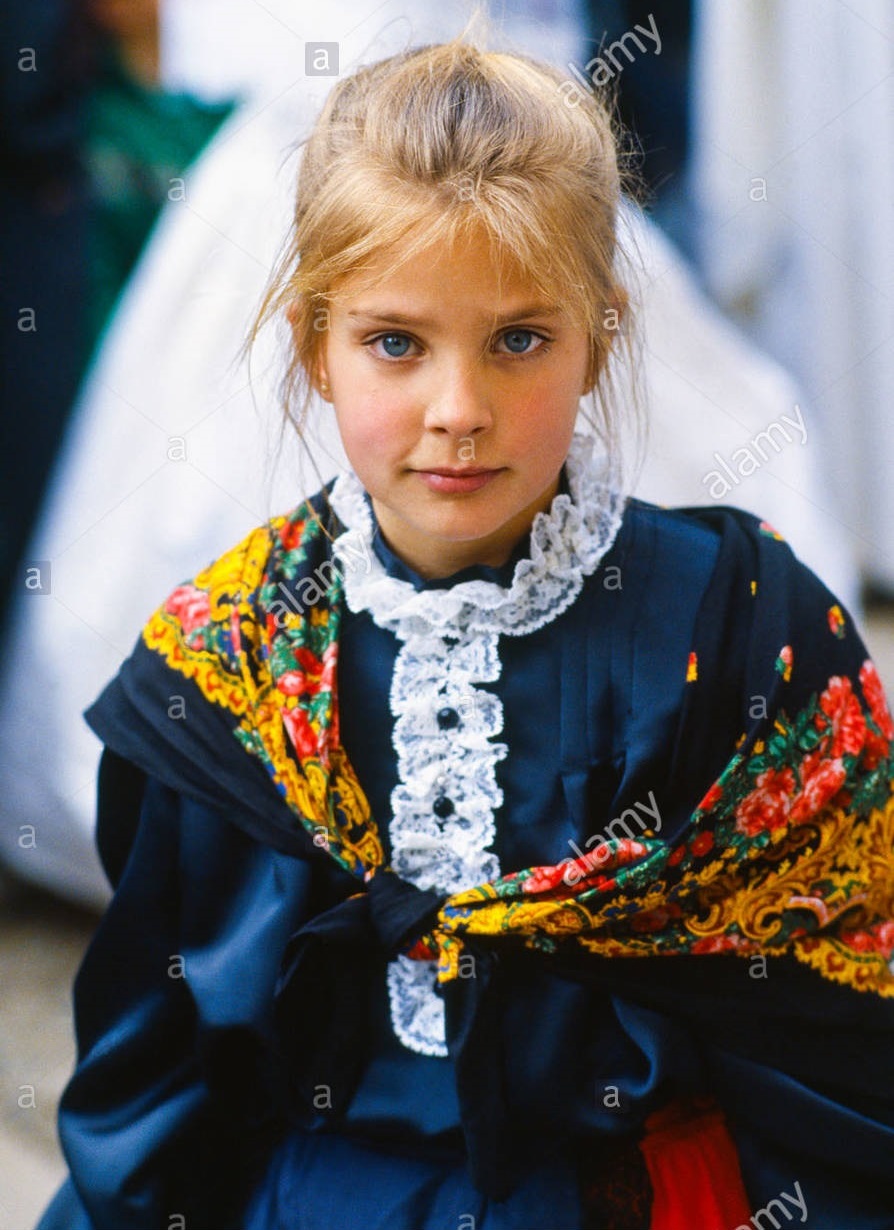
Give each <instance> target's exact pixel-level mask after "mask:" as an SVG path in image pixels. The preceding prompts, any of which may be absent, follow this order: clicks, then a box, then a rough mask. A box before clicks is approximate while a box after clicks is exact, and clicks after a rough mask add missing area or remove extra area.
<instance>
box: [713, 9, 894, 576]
mask: <svg viewBox="0 0 894 1230" xmlns="http://www.w3.org/2000/svg"><path fill="white" fill-rule="evenodd" d="M695 12H696V21H695V42H694V59H693V79H692V98H693V127H692V141H693V157H692V162H691V178H690V190H691V194H692V197H693V199H694V202H695V205H696V208H697V217H698V231H697V234H698V251H699V257H698V259H699V263H700V266H701V268H702V270H703V273H704V279H705V283H706V285H707V287H708V288H709V290H710V293H711V295H712V296H713V297H714V298H715V299H716V300H717V302H719V303H720V304H722V305H723V307H724V308H726V309H727V310H728V311H729V312H730V313H732V314H734V315H735V317H736V319H738V320H740V321H741V323H742V324H743V326H744V327H745V328H747V330H748V331H749V333H750V335H751V336H752V338H753V339H754V340H755V341H756V342H757V344H758V345H760V346H762V347H763V348H764V349H765V350H766V351H767V352H768V353H770V354H772V355H774V357H775V358H777V359H778V360H779V361H780V362H782V363H784V364H785V365H786V367H787V368H788V369H789V370H790V371H791V372H792V373H793V374H794V376H795V378H796V379H797V380H798V382H799V385H800V387H801V390H802V391H803V394H804V397H805V398H806V400H807V402H808V403H809V405H810V406H811V407H812V411H813V417H815V418H816V419H817V426H818V428H819V429H820V430H821V432H822V440H823V448H822V450H820V453H819V456H818V457H817V460H816V468H817V469H820V468H822V469H823V471H824V476H825V477H824V484H823V487H824V494H823V499H822V503H823V507H824V508H825V509H826V510H827V511H828V513H829V514H830V515H832V516H834V517H835V518H836V520H837V521H838V522H839V523H840V524H841V525H842V526H843V527H844V528H845V530H846V534H847V540H848V545H849V549H850V550H851V551H853V552H854V553H855V555H856V557H857V559H858V562H859V563H860V565H861V567H862V569H863V570H864V572H865V573H866V574H867V575H868V576H869V577H870V578H872V579H874V580H875V581H877V582H879V583H881V584H882V585H884V586H886V587H887V588H888V589H889V590H892V591H894V484H892V483H891V481H890V471H889V460H888V459H889V458H890V457H891V455H892V453H894V414H892V412H891V405H892V402H894V71H892V70H894V5H892V4H891V3H890V0H860V3H859V4H843V3H841V2H840V0H762V3H759V4H758V3H750V4H718V3H717V2H716V0H700V2H699V3H698V4H697V5H696V10H695ZM761 181H764V183H765V185H766V189H765V192H764V189H763V188H762V186H761ZM764 195H765V196H766V199H761V198H762V197H763V196H764ZM753 198H754V199H753ZM817 438H818V439H819V435H818V436H817Z"/></svg>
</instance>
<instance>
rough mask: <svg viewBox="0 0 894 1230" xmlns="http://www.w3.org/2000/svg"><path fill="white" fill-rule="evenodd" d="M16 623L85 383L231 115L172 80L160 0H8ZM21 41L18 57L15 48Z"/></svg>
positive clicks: (10, 497)
mask: <svg viewBox="0 0 894 1230" xmlns="http://www.w3.org/2000/svg"><path fill="white" fill-rule="evenodd" d="M0 5H2V10H0V11H2V15H3V18H4V29H5V34H6V39H7V48H8V54H7V59H6V63H7V65H12V66H14V67H13V68H12V69H10V70H9V71H8V72H7V73H6V75H5V78H4V80H3V82H2V118H3V133H4V136H3V146H2V150H3V152H2V158H3V177H2V179H3V189H2V198H0V200H2V210H3V215H2V216H3V241H2V242H3V252H2V255H3V264H2V267H3V270H4V278H3V291H2V294H3V308H4V322H5V329H4V346H5V355H4V358H5V368H6V370H7V378H6V382H5V388H4V393H3V406H2V423H3V427H2V437H0V439H2V453H3V459H4V466H5V471H4V480H5V481H4V484H3V492H4V501H3V512H2V525H0V556H2V559H0V568H2V571H0V584H2V590H0V620H3V619H4V618H5V615H6V613H7V610H8V606H9V601H10V597H11V591H12V590H13V588H14V587H15V585H16V583H17V582H16V571H17V569H18V567H19V563H20V559H21V556H22V553H23V552H24V551H25V549H26V546H27V542H28V537H29V535H30V532H31V530H32V528H33V526H34V523H35V520H36V517H37V514H38V512H39V509H40V504H41V500H42V498H43V495H44V493H45V490H46V483H47V479H48V476H49V474H50V471H51V468H52V463H53V460H54V458H55V456H56V453H57V451H58V449H59V447H60V444H61V441H62V437H63V434H64V431H65V427H66V424H67V421H68V416H69V411H70V410H71V407H72V403H73V401H74V398H75V396H76V393H77V389H78V386H79V384H80V381H81V378H82V377H83V375H84V372H85V371H86V369H87V367H88V365H89V362H90V359H91V357H92V355H93V352H94V350H95V348H96V345H97V343H98V341H99V340H100V338H101V336H102V333H103V331H104V329H105V326H106V325H107V323H108V322H109V320H110V319H111V317H112V315H113V312H114V308H115V305H116V303H117V301H118V298H119V295H120V293H121V291H122V289H123V287H124V285H125V284H126V282H127V279H128V277H129V276H130V274H131V272H132V271H133V268H134V266H135V265H136V262H137V260H138V259H139V256H140V253H141V251H142V249H143V246H144V244H145V242H146V239H147V237H148V235H149V232H150V231H151V229H152V226H153V224H154V222H155V220H156V218H157V216H158V214H159V211H160V210H161V208H162V206H163V205H164V203H165V201H166V200H167V199H168V197H169V196H170V197H171V199H178V192H180V194H181V195H182V192H181V190H180V188H179V177H180V176H181V175H182V173H183V171H184V170H185V168H186V167H187V166H188V165H189V164H190V163H191V162H192V161H193V159H194V158H195V157H196V155H197V154H198V153H199V152H200V150H201V149H202V148H203V147H204V145H205V144H206V142H207V141H208V140H209V138H210V137H211V136H212V135H213V133H214V132H215V131H216V129H217V128H218V126H219V125H220V123H221V121H222V120H223V119H224V118H225V117H226V115H228V114H229V112H230V110H231V106H230V104H224V105H218V106H209V105H205V104H202V103H200V102H198V101H197V100H195V99H193V98H191V97H189V96H187V95H183V94H169V93H167V92H165V91H164V90H162V89H161V88H160V86H159V26H158V23H159V18H158V0H40V3H39V4H36V5H33V6H32V5H27V6H26V5H21V4H20V3H16V0H0ZM9 49H11V50H9Z"/></svg>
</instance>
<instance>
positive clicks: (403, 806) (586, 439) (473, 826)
mask: <svg viewBox="0 0 894 1230" xmlns="http://www.w3.org/2000/svg"><path fill="white" fill-rule="evenodd" d="M595 443H596V441H595V439H594V438H593V437H592V436H587V435H583V434H581V433H575V435H574V437H573V439H572V443H571V448H570V450H569V453H568V459H567V463H566V468H567V473H568V485H569V487H570V489H571V494H570V495H569V494H567V493H565V492H560V493H559V494H557V495H556V496H555V497H554V498H553V501H552V504H551V506H550V508H549V510H548V511H547V512H540V513H537V514H536V516H535V517H534V520H533V523H532V526H531V538H530V554H529V556H527V557H526V558H524V559H521V560H519V561H518V562H517V563H516V565H515V568H514V570H513V576H512V581H511V583H510V585H509V587H508V588H507V587H504V586H501V585H498V584H497V583H496V582H494V581H481V580H474V581H462V582H459V583H457V584H456V585H454V586H452V587H450V588H445V589H434V590H433V589H429V590H417V589H415V587H414V586H413V585H412V584H411V583H410V582H409V581H404V580H401V579H400V578H398V577H392V576H389V575H388V573H387V572H386V570H385V566H384V564H383V563H382V561H381V560H380V559H379V557H378V556H377V555H376V553H375V551H374V550H373V549H372V538H373V534H374V532H375V524H374V518H373V516H372V514H371V512H370V509H369V507H368V505H367V502H366V499H365V495H364V490H363V487H362V485H361V483H360V480H359V479H358V478H357V476H356V474H354V473H353V471H344V472H342V473H341V474H340V475H339V476H338V478H337V479H336V481H335V483H334V485H333V488H332V491H331V493H330V497H329V500H330V503H331V505H332V507H333V509H334V510H335V513H336V515H337V516H338V517H339V519H340V521H341V522H342V523H343V524H344V525H345V526H346V527H347V528H346V529H345V531H344V533H342V534H340V535H339V536H338V537H337V538H336V540H335V542H334V544H333V548H332V550H333V555H334V556H335V557H336V558H337V559H338V561H339V563H340V564H342V565H343V567H342V575H343V578H344V587H345V600H346V602H347V604H348V606H349V608H350V609H351V610H352V611H354V612H357V611H362V610H367V611H369V613H370V615H371V616H372V618H373V620H374V622H375V623H376V624H378V626H379V627H381V628H385V629H387V630H389V631H391V632H393V633H394V634H395V635H396V636H397V637H398V639H399V640H400V641H402V642H403V643H402V645H401V648H400V650H399V652H398V655H397V659H396V661H395V666H394V675H393V678H392V683H391V694H390V704H391V711H392V713H393V714H394V718H395V724H394V735H393V742H394V749H395V751H396V753H397V768H398V784H397V786H396V787H395V788H394V790H393V792H392V795H391V806H392V819H391V825H390V830H389V833H390V839H391V847H392V864H391V865H392V867H393V869H394V871H395V872H396V873H397V874H398V875H399V876H401V877H402V878H404V879H406V880H409V881H410V883H412V884H415V885H417V887H419V888H422V889H428V888H433V889H435V890H436V891H438V892H444V893H455V892H460V891H461V890H463V889H466V888H471V887H473V886H474V885H475V884H481V883H483V882H484V881H486V880H492V879H495V878H496V877H497V876H499V875H500V865H499V860H498V859H497V856H496V855H495V854H494V853H493V852H492V850H491V849H490V847H491V846H492V845H493V842H494V838H495V835H496V828H495V822H494V813H495V811H496V809H497V808H498V807H500V805H501V804H502V802H503V792H502V790H501V789H500V787H499V786H498V785H497V777H496V763H497V761H499V760H502V759H503V758H504V757H505V756H506V754H507V752H508V748H507V746H506V744H505V743H496V742H493V741H492V740H493V738H494V737H495V736H496V735H499V734H500V733H501V732H502V730H503V706H502V702H501V701H500V699H499V698H498V697H497V696H495V695H494V694H493V693H492V692H489V691H487V690H486V689H482V688H480V687H478V686H477V685H478V684H482V683H492V682H494V681H495V680H496V679H498V678H499V676H500V671H501V669H502V663H501V662H500V656H499V652H498V641H499V637H500V635H508V636H524V635H525V634H526V633H528V632H533V631H534V630H535V629H537V628H541V627H543V626H544V625H545V624H547V623H549V622H550V621H551V620H553V619H555V618H556V617H557V616H558V615H560V614H561V613H562V612H563V611H564V610H566V609H567V608H568V607H569V606H570V605H571V603H572V602H573V601H574V600H575V598H576V597H577V595H578V594H579V593H580V591H581V588H582V587H583V579H584V577H585V576H589V575H590V574H591V573H593V572H594V571H595V570H596V568H597V566H598V564H599V561H600V560H601V559H602V557H603V556H604V555H605V554H606V552H607V551H608V550H609V548H610V547H611V545H612V543H613V542H614V540H615V538H616V536H617V533H618V530H619V528H620V525H621V521H622V518H623V514H624V505H625V499H624V496H623V495H622V494H621V490H620V485H619V484H616V483H614V482H613V481H612V480H613V478H615V477H616V475H615V474H614V473H613V472H611V471H610V470H609V468H608V464H607V462H606V460H605V459H604V458H603V457H601V456H599V457H597V458H595V459H594V456H593V454H594V446H595ZM358 558H363V559H364V561H365V562H368V571H362V570H361V569H359V568H357V567H356V561H357V559H358ZM352 561H353V563H352ZM439 715H440V716H439ZM388 991H389V999H390V1004H391V1020H392V1026H393V1028H394V1032H395V1034H396V1035H397V1037H398V1038H399V1039H400V1041H401V1042H402V1043H403V1045H404V1046H407V1047H409V1049H410V1050H413V1051H416V1052H418V1053H419V1054H423V1055H440V1056H444V1055H446V1054H447V1045H446V1032H445V1022H444V1003H443V1000H442V999H441V997H440V996H439V995H438V994H437V991H436V989H435V969H434V962H431V961H412V960H410V959H409V958H407V957H402V956H401V957H398V958H397V959H396V960H394V961H392V962H391V963H390V965H389V968H388Z"/></svg>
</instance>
